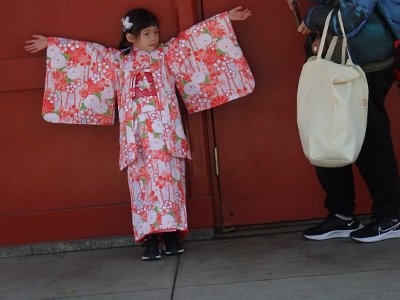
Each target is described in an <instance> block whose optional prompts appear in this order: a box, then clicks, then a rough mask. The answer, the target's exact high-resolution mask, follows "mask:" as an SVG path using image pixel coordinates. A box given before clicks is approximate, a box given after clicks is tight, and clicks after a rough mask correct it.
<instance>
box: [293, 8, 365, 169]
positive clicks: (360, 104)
mask: <svg viewBox="0 0 400 300" xmlns="http://www.w3.org/2000/svg"><path fill="white" fill-rule="evenodd" d="M332 12H333V11H331V12H330V13H329V15H328V17H327V19H326V22H325V27H324V30H323V34H322V38H321V43H320V47H319V51H318V54H317V56H316V57H315V56H314V57H311V58H310V59H309V60H308V61H307V62H306V63H305V64H304V66H303V69H302V71H301V75H300V80H299V86H298V90H297V125H298V128H299V133H300V139H301V144H302V147H303V151H304V153H305V155H306V157H307V158H308V159H309V160H310V162H311V163H312V164H313V165H316V166H320V167H342V166H345V165H348V164H351V163H353V162H355V160H356V159H357V157H358V154H359V153H360V150H361V146H362V144H363V141H364V136H365V130H366V126H367V112H368V83H367V79H366V77H365V74H364V72H363V70H362V69H361V68H360V67H359V66H356V65H354V63H353V61H352V60H351V57H350V54H349V52H348V49H347V38H346V36H345V32H344V28H343V22H342V17H341V14H340V11H339V13H338V16H339V22H340V28H341V30H342V34H343V43H342V62H341V63H335V62H333V61H331V56H332V53H333V50H334V47H335V45H336V41H337V37H335V38H333V39H332V42H331V44H330V47H329V49H328V51H327V54H326V56H325V58H322V52H323V49H324V45H325V40H326V36H327V31H328V26H329V21H330V19H331V15H332ZM366 51H367V49H366ZM346 52H347V55H348V60H347V62H346V63H345V56H346V55H345V54H346Z"/></svg>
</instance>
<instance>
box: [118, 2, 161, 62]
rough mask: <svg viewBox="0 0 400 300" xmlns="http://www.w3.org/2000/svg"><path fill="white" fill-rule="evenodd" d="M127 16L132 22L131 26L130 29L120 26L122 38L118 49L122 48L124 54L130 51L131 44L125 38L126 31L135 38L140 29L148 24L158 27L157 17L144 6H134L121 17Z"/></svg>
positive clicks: (138, 34) (148, 25)
mask: <svg viewBox="0 0 400 300" xmlns="http://www.w3.org/2000/svg"><path fill="white" fill-rule="evenodd" d="M127 17H129V22H131V23H133V26H132V27H131V28H130V29H125V28H124V27H122V31H123V32H122V40H121V42H120V43H119V49H120V50H123V52H124V53H126V54H127V53H129V52H130V50H131V46H132V44H131V43H130V42H128V40H127V39H126V34H127V33H131V34H133V36H134V37H135V38H138V37H139V36H140V32H141V31H142V29H145V28H147V27H150V26H155V27H157V28H158V20H157V17H156V16H155V15H154V14H153V13H151V12H150V11H148V10H146V9H144V8H135V9H132V10H130V11H128V12H127V13H126V15H125V17H124V18H123V19H125V18H127Z"/></svg>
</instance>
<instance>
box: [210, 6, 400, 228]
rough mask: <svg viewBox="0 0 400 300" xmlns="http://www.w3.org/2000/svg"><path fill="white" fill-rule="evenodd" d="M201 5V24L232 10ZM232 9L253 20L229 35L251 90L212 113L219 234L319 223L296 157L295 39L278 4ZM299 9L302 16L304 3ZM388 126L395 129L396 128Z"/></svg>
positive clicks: (362, 205) (318, 194)
mask: <svg viewBox="0 0 400 300" xmlns="http://www.w3.org/2000/svg"><path fill="white" fill-rule="evenodd" d="M203 4H204V5H203V7H204V14H205V17H206V18H207V17H209V16H211V15H213V14H215V13H217V12H220V11H224V10H228V9H230V8H232V7H235V6H236V5H239V2H237V1H231V0H221V1H211V0H204V1H203ZM240 5H242V6H243V7H246V8H249V9H251V10H252V12H253V16H252V17H251V18H250V19H248V20H246V21H244V22H236V23H234V27H235V30H236V33H237V35H238V40H239V43H240V44H241V46H242V48H243V51H244V53H245V55H246V57H247V58H248V61H249V63H250V66H251V68H252V70H253V73H254V76H255V79H256V89H255V92H254V93H253V94H252V95H250V96H248V97H246V98H243V99H240V100H237V101H234V102H232V103H230V104H228V105H224V106H221V107H218V108H216V109H214V110H213V115H214V126H215V127H214V130H215V143H216V146H217V148H218V160H219V173H220V175H219V183H220V197H221V199H220V200H221V213H222V219H223V226H236V225H247V224H257V223H270V222H279V221H289V220H301V219H310V218H317V217H323V216H325V215H326V211H325V209H324V207H323V198H324V193H323V191H322V189H321V188H320V186H319V184H318V182H317V178H316V175H315V171H314V168H313V167H312V165H311V164H310V163H309V162H308V161H307V159H306V158H305V156H304V155H303V152H302V149H301V143H300V139H299V135H298V129H297V124H296V91H297V83H298V78H299V74H300V71H301V67H302V64H303V61H304V54H303V53H304V51H303V37H302V36H301V35H300V34H298V33H297V31H296V25H295V21H294V18H293V16H292V14H291V12H290V10H289V9H288V6H287V3H286V1H283V0H271V1H261V0H259V1H255V0H247V1H246V0H244V1H240ZM301 5H302V9H303V10H304V9H305V6H306V1H303V2H302V3H301ZM393 92H394V93H395V92H396V91H393ZM395 109H397V111H398V105H397V107H396V108H395ZM394 126H395V127H397V128H398V122H397V124H395V125H394ZM398 136H399V135H398V134H397V137H398ZM396 144H398V138H397V141H396ZM356 177H357V179H356V181H357V194H358V195H359V197H358V200H357V201H358V202H359V203H358V207H357V211H358V212H359V213H361V212H367V211H368V209H369V206H370V204H369V203H370V202H369V196H368V194H367V192H366V188H365V185H364V183H363V182H362V181H361V180H360V178H359V175H358V173H357V174H356Z"/></svg>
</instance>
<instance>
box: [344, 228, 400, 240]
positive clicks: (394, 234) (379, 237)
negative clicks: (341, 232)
mask: <svg viewBox="0 0 400 300" xmlns="http://www.w3.org/2000/svg"><path fill="white" fill-rule="evenodd" d="M351 238H352V239H353V240H355V241H357V242H362V243H374V242H379V241H384V240H388V239H395V238H400V231H399V230H396V231H389V232H387V233H383V234H381V235H377V236H371V237H365V238H358V237H351Z"/></svg>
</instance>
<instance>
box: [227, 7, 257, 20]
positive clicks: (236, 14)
mask: <svg viewBox="0 0 400 300" xmlns="http://www.w3.org/2000/svg"><path fill="white" fill-rule="evenodd" d="M228 16H229V19H230V20H231V21H243V20H246V19H247V18H248V17H250V16H251V10H249V9H247V8H246V9H242V7H241V6H238V7H235V8H233V9H231V10H230V11H229V13H228Z"/></svg>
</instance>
